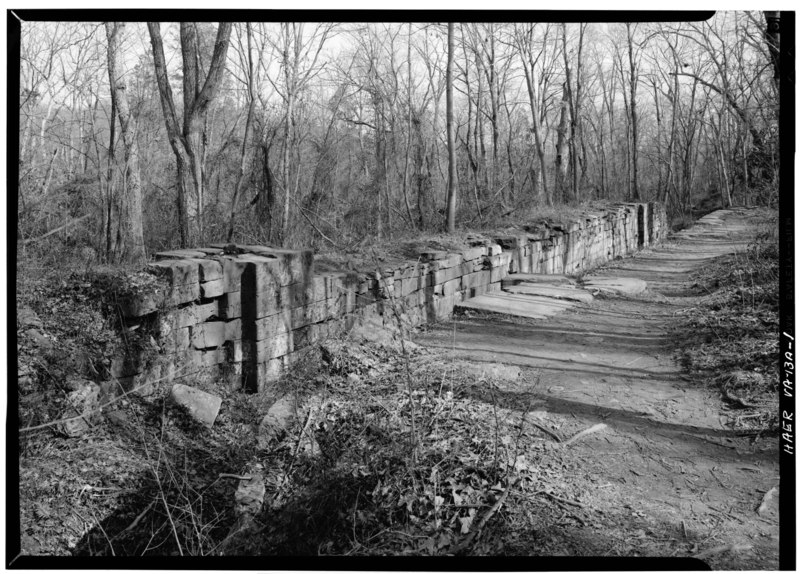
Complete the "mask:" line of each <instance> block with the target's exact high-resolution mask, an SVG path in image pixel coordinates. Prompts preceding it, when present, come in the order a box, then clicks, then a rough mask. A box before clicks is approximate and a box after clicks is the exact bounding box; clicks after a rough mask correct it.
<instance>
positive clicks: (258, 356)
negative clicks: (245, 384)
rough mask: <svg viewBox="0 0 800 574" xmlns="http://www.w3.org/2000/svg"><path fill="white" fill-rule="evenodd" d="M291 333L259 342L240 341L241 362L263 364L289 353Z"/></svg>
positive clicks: (290, 349)
mask: <svg viewBox="0 0 800 574" xmlns="http://www.w3.org/2000/svg"><path fill="white" fill-rule="evenodd" d="M292 349H293V346H292V331H289V332H287V333H282V334H280V335H276V336H274V337H269V338H267V339H262V340H260V341H242V353H243V360H244V362H246V363H263V362H264V361H268V360H269V359H275V358H277V357H282V356H283V355H285V354H286V353H289V352H291V351H292Z"/></svg>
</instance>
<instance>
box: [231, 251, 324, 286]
mask: <svg viewBox="0 0 800 574" xmlns="http://www.w3.org/2000/svg"><path fill="white" fill-rule="evenodd" d="M243 249H250V250H252V252H253V253H254V254H253V255H251V254H244V255H241V256H240V258H241V259H244V260H252V261H256V262H257V263H259V264H262V265H265V266H266V267H267V269H268V270H269V274H270V276H271V277H272V279H273V280H274V281H275V282H276V283H277V284H278V285H290V284H292V283H306V282H307V281H308V279H309V277H311V275H312V273H311V266H312V263H313V259H314V255H313V252H312V251H310V250H290V249H272V248H264V247H258V246H247V245H246V246H243Z"/></svg>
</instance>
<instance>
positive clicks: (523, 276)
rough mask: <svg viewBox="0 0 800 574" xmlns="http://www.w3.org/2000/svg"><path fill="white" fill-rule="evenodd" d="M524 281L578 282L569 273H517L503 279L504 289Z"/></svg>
mask: <svg viewBox="0 0 800 574" xmlns="http://www.w3.org/2000/svg"><path fill="white" fill-rule="evenodd" d="M522 283H533V284H545V285H576V284H577V282H576V281H575V280H574V279H573V278H572V277H568V276H567V275H548V274H546V273H515V274H512V275H508V276H506V277H505V278H504V279H503V289H505V288H506V287H509V286H511V285H519V284H522Z"/></svg>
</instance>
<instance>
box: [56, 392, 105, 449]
mask: <svg viewBox="0 0 800 574" xmlns="http://www.w3.org/2000/svg"><path fill="white" fill-rule="evenodd" d="M71 382H72V384H71V385H70V386H71V388H72V389H73V390H72V391H71V392H70V393H69V394H68V395H67V400H66V403H67V408H66V410H65V411H64V413H63V414H62V417H61V418H64V419H72V417H76V416H81V418H79V419H74V420H65V421H63V422H61V423H59V424H58V426H57V428H58V430H60V431H61V432H62V433H64V434H65V435H66V436H68V437H76V436H80V435H82V434H83V433H84V432H86V431H87V430H89V428H90V427H91V424H92V421H93V420H94V419H96V418H97V417H98V416H99V414H100V412H99V411H98V410H97V405H98V403H99V401H100V386H99V385H97V384H95V383H93V382H91V381H84V380H82V379H76V380H73V381H71Z"/></svg>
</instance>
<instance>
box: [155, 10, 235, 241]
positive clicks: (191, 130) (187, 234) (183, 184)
mask: <svg viewBox="0 0 800 574" xmlns="http://www.w3.org/2000/svg"><path fill="white" fill-rule="evenodd" d="M147 28H148V30H149V32H150V42H151V44H152V47H153V65H154V68H155V75H156V81H157V83H158V91H159V95H160V99H161V109H162V111H163V113H164V122H165V124H166V128H167V136H168V138H169V142H170V145H171V146H172V151H173V153H174V154H175V161H176V166H177V171H178V221H179V229H180V234H181V246H182V247H189V246H190V245H192V244H193V243H195V242H196V241H200V240H201V239H202V214H203V156H204V145H205V142H204V141H203V126H204V124H205V118H206V114H207V113H208V109H209V107H210V106H211V104H212V103H213V101H214V99H215V98H216V95H217V93H218V92H219V88H220V85H221V84H222V76H223V73H224V71H225V60H226V57H227V51H228V45H229V43H230V35H231V23H230V22H220V24H219V28H218V29H217V38H216V41H215V43H214V54H213V56H212V58H211V63H210V64H209V66H208V73H207V74H205V79H204V80H203V82H202V85H201V81H200V76H201V75H203V74H202V73H201V72H202V70H200V69H199V60H200V54H199V53H198V42H197V35H196V30H195V26H194V25H193V24H192V23H191V22H181V53H182V55H183V70H182V71H183V126H180V125H179V124H178V118H177V114H176V111H175V102H174V100H173V97H172V88H171V87H170V85H169V77H168V75H167V65H166V59H165V57H164V44H163V40H162V39H161V31H160V26H159V23H158V22H148V23H147Z"/></svg>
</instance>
